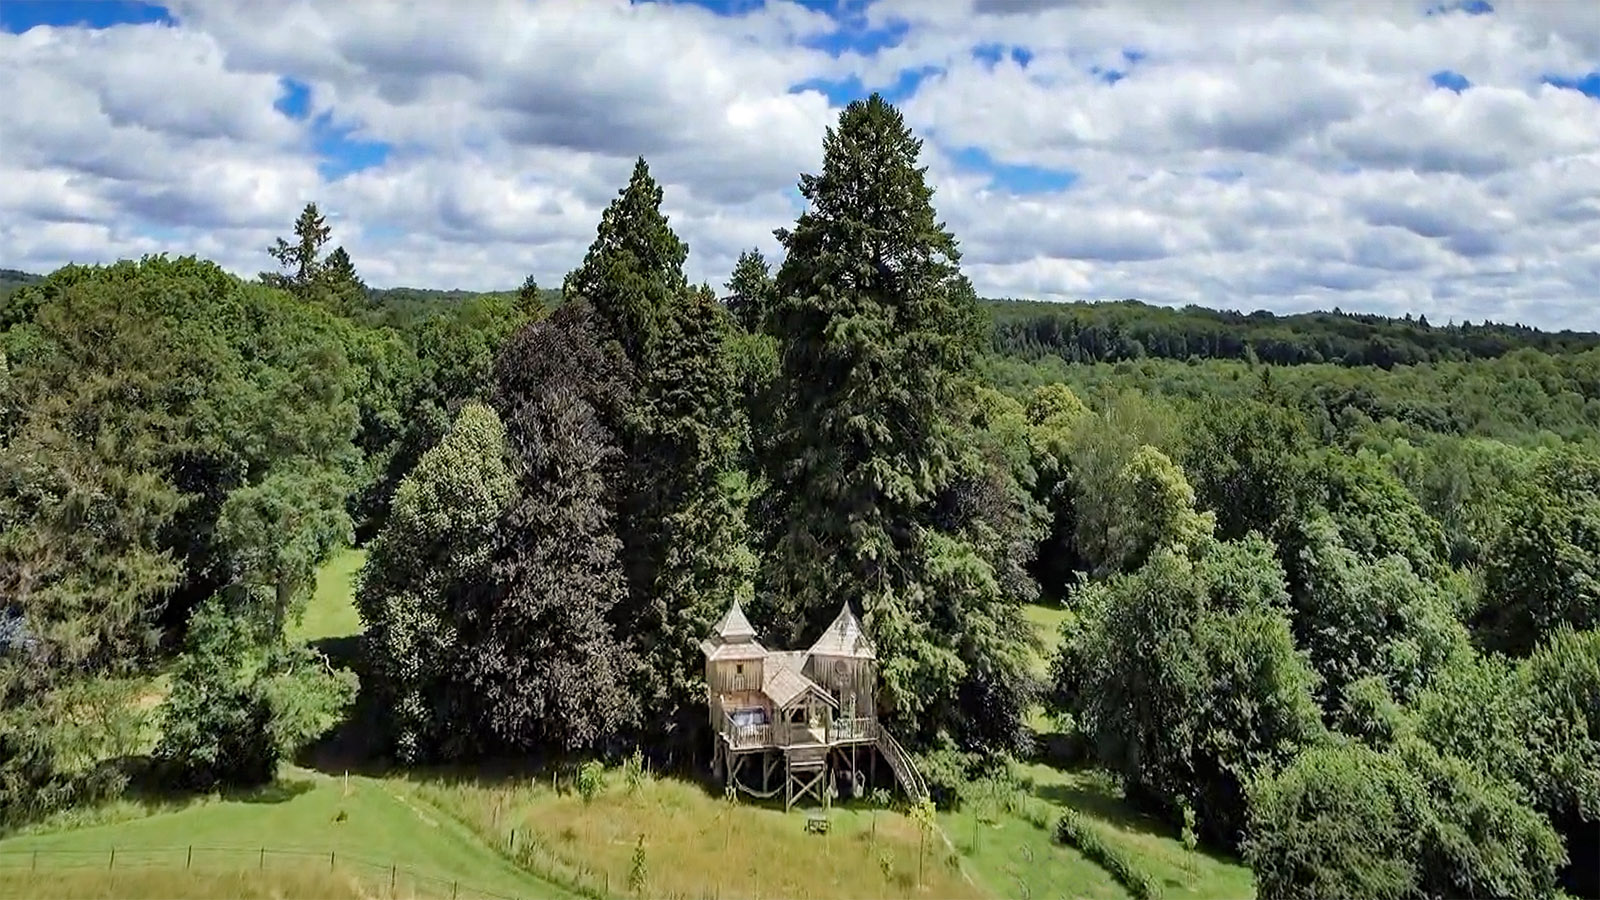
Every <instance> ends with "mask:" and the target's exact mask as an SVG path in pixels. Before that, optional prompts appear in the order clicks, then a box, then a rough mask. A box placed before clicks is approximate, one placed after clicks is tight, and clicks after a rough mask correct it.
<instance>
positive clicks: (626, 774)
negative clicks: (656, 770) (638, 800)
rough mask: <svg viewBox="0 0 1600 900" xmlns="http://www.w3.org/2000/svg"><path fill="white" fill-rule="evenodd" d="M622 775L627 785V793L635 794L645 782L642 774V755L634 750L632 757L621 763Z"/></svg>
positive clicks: (637, 750) (636, 749)
mask: <svg viewBox="0 0 1600 900" xmlns="http://www.w3.org/2000/svg"><path fill="white" fill-rule="evenodd" d="M622 775H623V778H624V780H626V781H627V783H628V793H630V794H637V793H639V789H640V788H641V787H644V783H645V781H646V780H647V778H646V776H645V772H644V754H643V753H642V752H640V750H639V749H638V748H634V751H633V755H632V756H630V757H628V758H627V759H626V760H624V761H623V763H622Z"/></svg>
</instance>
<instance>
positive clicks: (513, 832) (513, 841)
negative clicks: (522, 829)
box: [511, 828, 517, 855]
mask: <svg viewBox="0 0 1600 900" xmlns="http://www.w3.org/2000/svg"><path fill="white" fill-rule="evenodd" d="M516 852H517V830H516V829H515V828H513V829H511V853H512V854H513V855H515V854H516Z"/></svg>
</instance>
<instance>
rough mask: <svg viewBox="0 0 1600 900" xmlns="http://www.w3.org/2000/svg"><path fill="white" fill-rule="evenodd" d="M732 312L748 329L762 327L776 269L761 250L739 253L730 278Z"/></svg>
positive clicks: (745, 328)
mask: <svg viewBox="0 0 1600 900" xmlns="http://www.w3.org/2000/svg"><path fill="white" fill-rule="evenodd" d="M728 292H729V293H730V294H731V295H732V296H731V297H729V298H728V312H730V313H732V314H733V317H734V319H735V320H737V321H738V323H739V325H740V327H742V328H744V330H745V331H752V332H754V331H760V330H761V322H762V320H763V319H765V318H766V315H767V307H768V306H769V305H770V304H771V298H772V270H771V268H770V267H769V266H768V265H767V260H766V258H765V257H763V256H762V255H761V251H760V250H755V249H751V250H746V251H745V252H743V253H741V254H739V261H738V262H736V263H735V264H734V266H733V275H732V277H730V278H729V279H728Z"/></svg>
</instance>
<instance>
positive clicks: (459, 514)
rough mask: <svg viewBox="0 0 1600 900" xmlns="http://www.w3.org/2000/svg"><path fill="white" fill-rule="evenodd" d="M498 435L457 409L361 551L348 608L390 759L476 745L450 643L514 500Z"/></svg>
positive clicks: (488, 413)
mask: <svg viewBox="0 0 1600 900" xmlns="http://www.w3.org/2000/svg"><path fill="white" fill-rule="evenodd" d="M506 453H507V451H506V444H505V428H504V426H503V425H501V423H500V418H499V416H497V415H495V413H494V411H493V410H491V409H489V408H488V407H485V406H482V405H480V404H476V403H469V404H467V405H466V406H463V407H462V408H461V412H460V414H459V415H458V416H457V417H456V421H455V424H454V425H452V426H451V428H450V431H449V433H447V434H446V435H445V438H444V440H443V441H441V442H440V443H439V445H438V446H436V447H434V448H433V449H431V450H429V451H428V452H427V453H425V454H423V455H422V459H421V460H419V461H418V463H417V466H416V468H414V469H413V470H412V471H411V472H410V473H409V474H408V475H406V477H405V478H404V479H403V480H402V481H401V482H400V486H399V487H398V488H396V490H395V497H394V505H393V508H392V510H391V511H390V514H389V519H388V522H387V523H386V524H385V526H384V528H383V531H381V532H379V534H378V536H377V538H376V539H375V540H374V541H373V542H372V544H371V545H370V547H369V552H368V555H367V563H366V565H365V567H364V568H363V569H362V576H361V584H360V588H359V590H358V591H357V592H356V604H357V607H358V608H359V609H360V611H361V619H362V622H363V623H364V625H365V629H364V632H363V641H364V643H365V646H366V656H367V663H368V665H369V666H370V667H371V669H372V671H373V674H374V675H376V676H377V681H376V684H374V685H373V687H374V688H375V690H376V691H377V692H378V695H379V696H381V697H382V698H383V699H384V706H385V707H386V708H388V709H389V710H391V714H392V716H393V722H392V725H393V730H394V734H393V738H394V741H395V746H396V749H397V750H398V751H399V755H400V757H401V759H403V760H406V761H408V762H409V761H415V760H419V759H426V758H430V757H453V756H459V755H462V754H463V753H466V752H469V751H471V750H473V749H476V748H477V747H478V746H479V745H480V743H481V741H480V738H479V735H478V733H477V731H476V728H477V726H478V724H479V722H480V720H481V716H482V710H481V709H479V708H478V706H477V704H475V703H474V702H473V691H472V687H471V685H470V683H469V682H468V681H467V680H466V666H465V661H466V659H468V658H469V656H470V655H471V654H472V653H473V652H474V648H472V647H470V646H468V645H465V644H463V643H462V634H461V628H460V620H461V617H462V609H463V607H464V606H466V605H468V604H473V603H490V602H493V600H492V597H493V594H492V586H493V578H492V574H493V573H492V570H491V565H490V563H491V559H490V550H491V548H492V545H493V541H494V537H495V533H496V532H495V529H496V526H497V525H498V524H499V521H500V517H501V515H502V514H503V513H504V512H505V510H506V509H507V508H508V507H509V505H510V504H511V502H512V500H513V499H514V496H515V490H516V483H515V481H514V480H513V479H512V476H511V470H510V467H509V465H508V461H507V458H506Z"/></svg>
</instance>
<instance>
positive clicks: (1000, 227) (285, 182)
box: [0, 0, 1600, 328]
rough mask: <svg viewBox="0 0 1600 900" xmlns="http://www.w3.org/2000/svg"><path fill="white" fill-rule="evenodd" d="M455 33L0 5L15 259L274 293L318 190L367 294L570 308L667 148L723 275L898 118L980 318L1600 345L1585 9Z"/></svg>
mask: <svg viewBox="0 0 1600 900" xmlns="http://www.w3.org/2000/svg"><path fill="white" fill-rule="evenodd" d="M452 9H455V8H452V7H450V6H449V5H448V4H420V5H414V6H411V7H407V8H406V9H405V10H404V11H402V10H401V9H400V8H398V7H397V8H394V9H390V8H388V4H386V3H385V2H382V0H364V2H362V3H338V2H333V0H328V2H322V0H296V2H294V3H285V4H257V5H250V4H237V3H228V2H222V0H173V2H172V3H170V4H169V5H167V6H162V5H156V4H145V3H132V2H87V3H49V2H11V3H0V68H3V69H4V70H6V71H8V72H11V73H13V74H14V75H15V77H16V79H17V84H18V87H19V89H18V90H17V91H16V93H15V95H14V96H15V97H16V100H15V102H14V106H15V109H14V110H13V111H12V114H11V115H10V116H9V117H8V121H7V122H5V123H3V124H0V143H3V144H5V145H6V146H8V147H10V148H14V152H12V153H9V154H7V155H5V156H4V157H0V246H5V247H7V248H9V250H8V252H10V253H11V254H12V255H13V257H14V258H7V259H0V265H6V266H20V267H23V268H33V269H42V268H50V267H54V266H56V265H60V264H62V263H64V262H66V261H69V260H73V261H103V260H110V259H115V258H117V257H119V256H130V255H138V254H139V253H143V252H155V251H160V250H165V251H169V252H197V253H202V254H204V255H207V256H210V257H213V258H216V259H218V260H219V261H222V262H223V263H224V264H225V265H228V266H230V267H231V268H234V269H235V270H236V271H240V272H245V273H251V272H254V271H256V270H258V269H260V268H261V267H262V266H263V265H265V263H266V260H265V258H264V255H263V254H262V253H261V250H260V248H261V247H263V246H265V245H266V243H267V242H268V241H269V239H270V237H271V236H273V235H274V234H276V233H278V232H281V231H283V230H285V229H286V228H287V227H288V225H289V223H290V222H292V220H293V218H294V214H295V212H296V210H297V209H298V207H299V206H300V205H301V204H303V203H304V202H307V201H310V200H315V201H317V202H318V203H319V204H321V205H322V206H323V207H324V208H325V209H327V210H328V211H329V213H330V215H331V217H332V221H333V223H334V227H335V238H336V240H338V241H340V242H341V243H343V244H345V245H347V247H348V248H349V249H350V252H351V253H352V256H353V257H354V259H355V261H356V263H357V265H358V267H359V268H361V270H362V271H363V273H364V274H365V275H366V276H367V278H368V280H369V281H370V282H372V283H375V284H417V285H426V286H435V287H458V286H459V287H470V288H487V287H503V286H505V285H510V284H515V283H518V282H520V281H521V278H522V277H523V276H524V275H526V274H528V273H530V272H531V273H532V274H534V275H535V276H536V277H537V278H539V279H540V280H541V281H543V282H546V283H555V282H556V281H558V280H559V279H560V277H561V275H562V274H563V273H564V272H565V271H566V270H567V269H568V268H570V267H571V266H572V265H574V264H575V263H576V262H577V261H578V259H579V258H581V255H582V251H583V247H584V245H585V244H586V243H587V240H588V238H589V236H591V235H592V234H593V229H594V226H595V223H596V222H597V220H598V217H599V211H600V209H601V208H603V206H604V204H605V202H606V201H607V199H608V198H609V197H610V196H611V195H612V194H613V193H614V191H615V190H616V188H617V187H618V186H619V185H620V183H621V181H622V180H623V179H624V178H625V177H626V172H627V169H628V168H629V166H630V165H631V162H632V160H633V159H634V158H635V157H636V156H638V155H641V154H642V155H644V156H645V157H646V158H647V159H648V160H649V161H650V163H651V166H652V169H653V171H654V172H655V173H656V175H657V177H658V178H659V179H660V180H661V181H662V182H663V184H664V185H665V187H666V205H667V208H668V212H669V213H670V214H671V215H672V217H673V222H674V226H675V227H676V228H677V229H678V230H679V233H680V234H681V235H682V236H683V237H684V238H685V239H686V240H687V241H688V243H689V244H690V247H691V257H690V264H689V268H690V272H691V275H692V276H694V277H696V278H702V279H705V280H708V281H713V282H718V283H720V282H721V281H722V280H723V279H725V278H726V275H727V271H728V269H729V268H731V265H732V261H733V259H734V257H735V256H736V255H737V254H738V252H739V251H740V250H741V249H744V248H746V247H750V246H755V247H759V248H760V249H762V250H763V251H764V252H766V253H768V255H769V256H775V255H776V254H777V252H778V248H777V245H776V243H775V241H774V240H773V238H772V230H773V229H774V228H777V227H781V226H783V225H785V224H786V223H788V222H789V221H792V219H793V217H794V216H795V215H796V214H797V213H798V212H799V209H800V200H799V198H798V195H797V193H796V191H795V189H794V185H795V182H796V179H797V177H798V175H799V174H800V173H801V172H805V171H814V170H815V168H816V166H817V165H818V164H819V162H820V142H821V137H822V133H823V130H824V129H825V128H826V127H827V126H828V125H829V124H830V123H831V122H832V121H833V120H834V118H835V117H836V116H837V113H838V110H839V108H840V107H842V106H843V105H844V104H846V103H848V102H849V101H851V100H853V99H856V98H858V97H861V96H864V95H865V94H867V93H868V92H871V91H878V92H881V93H883V94H884V96H885V97H887V98H888V99H890V100H891V101H892V102H894V103H896V104H897V105H898V106H900V107H901V109H902V111H903V112H904V113H905V115H906V118H907V121H908V123H909V124H910V125H911V126H912V127H913V129H914V130H915V131H916V133H917V134H918V136H919V137H921V138H922V139H923V142H924V145H923V154H922V162H923V163H924V164H925V165H926V166H927V167H928V178H929V180H930V182H932V184H933V185H934V187H935V189H936V196H935V203H936V206H937V207H938V209H939V213H940V215H941V217H942V218H943V219H944V220H945V221H946V222H947V223H948V224H949V226H950V227H951V228H952V230H953V231H954V232H955V233H956V236H957V238H958V239H959V240H960V241H961V244H962V248H963V264H964V267H965V269H966V271H967V272H968V274H969V275H971V276H972V278H973V280H974V281H975V283H976V284H977V285H978V287H979V289H980V291H982V292H983V293H985V294H989V295H1003V296H1030V297H1039V298H1044V299H1069V298H1074V299H1075V298H1090V299H1094V298H1120V297H1128V296H1134V297H1143V298H1146V299H1150V300H1152V301H1155V302H1162V303H1172V304H1183V303H1202V304H1207V305H1213V306H1227V307H1233V308H1247V309H1254V308H1268V309H1275V310H1279V311H1290V310H1298V309H1310V308H1329V307H1333V306H1339V307H1341V308H1343V309H1365V310H1372V311H1377V312H1385V313H1404V312H1410V313H1413V314H1416V313H1425V314H1427V315H1428V317H1429V319H1430V320H1433V321H1447V320H1456V321H1459V320H1461V319H1464V318H1470V319H1473V320H1478V319H1482V318H1485V317H1488V318H1495V319H1513V320H1519V321H1530V322H1535V323H1538V324H1544V325H1575V326H1581V327H1588V328H1600V313H1597V312H1596V310H1597V309H1600V304H1597V303H1596V301H1597V300H1600V297H1597V296H1596V295H1597V293H1600V17H1596V16H1594V15H1593V14H1592V7H1588V6H1587V5H1586V2H1579V0H1572V2H1568V0H1521V2H1516V0H1504V2H1499V3H1491V2H1483V0H1467V2H1452V3H1427V2H1411V0H1366V2H1363V3H1362V4H1360V5H1359V6H1356V7H1351V6H1350V5H1348V4H1344V5H1341V6H1337V7H1335V6H1325V7H1324V6H1319V5H1318V4H1315V3H1307V2H1303V0H1262V2H1260V3H1255V4H1250V5H1243V4H1240V5H1222V6H1212V7H1209V8H1207V9H1204V10H1202V9H1199V8H1188V9H1182V8H1177V7H1173V6H1171V5H1170V4H1162V3H1159V2H1156V0H1130V2H1126V3H1101V4H1095V3H1066V2H1062V0H1054V2H1052V0H1033V2H1027V0H949V2H940V3H936V4H935V3H923V2H917V0H829V2H801V3H790V2H785V0H768V2H762V0H703V2H695V3H689V2H665V0H651V2H631V3H630V2H628V0H595V2H592V3H583V4H579V3H576V2H572V0H528V2H522V0H482V2H479V3H474V4H473V5H471V6H470V7H460V8H459V9H457V11H456V12H455V13H454V14H452ZM460 10H467V12H464V13H463V12H461V11H460ZM174 85H180V86H182V88H183V89H182V90H174V89H173V86H174Z"/></svg>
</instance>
